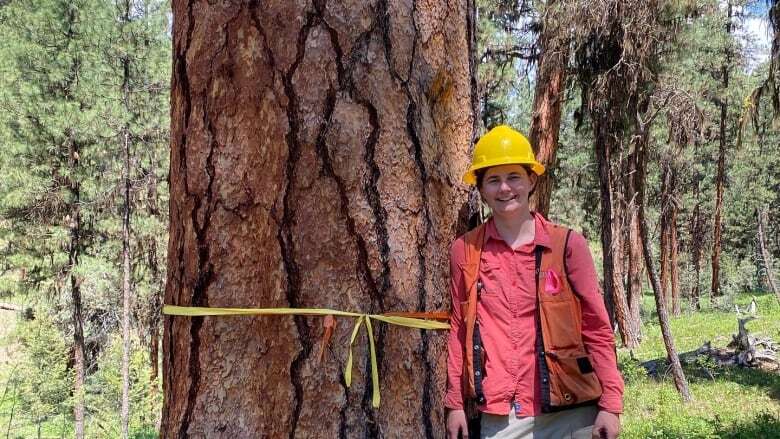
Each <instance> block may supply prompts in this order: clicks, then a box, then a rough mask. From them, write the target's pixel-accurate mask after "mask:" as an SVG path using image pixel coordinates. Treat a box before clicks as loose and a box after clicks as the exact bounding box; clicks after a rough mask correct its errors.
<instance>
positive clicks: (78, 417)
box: [67, 132, 86, 439]
mask: <svg viewBox="0 0 780 439" xmlns="http://www.w3.org/2000/svg"><path fill="white" fill-rule="evenodd" d="M68 150H69V151H68V152H69V154H68V155H69V159H68V163H69V167H70V170H71V175H70V176H68V190H69V192H70V206H69V210H70V213H69V218H68V230H69V235H70V242H69V244H68V269H67V272H68V276H69V277H70V297H71V306H72V307H73V308H72V310H71V318H72V320H73V368H74V372H75V380H74V386H73V396H74V398H73V399H74V401H73V417H74V430H75V431H74V436H75V437H76V439H83V438H84V375H85V370H86V359H85V351H86V349H85V347H84V317H83V307H82V304H81V277H80V276H79V275H78V274H76V273H77V270H76V268H77V267H78V265H79V259H80V258H81V233H82V231H81V184H80V183H79V181H78V180H77V179H76V177H74V176H75V175H77V168H78V166H79V165H78V162H79V146H78V144H77V143H76V142H75V141H74V140H73V132H71V133H70V141H69V146H68Z"/></svg>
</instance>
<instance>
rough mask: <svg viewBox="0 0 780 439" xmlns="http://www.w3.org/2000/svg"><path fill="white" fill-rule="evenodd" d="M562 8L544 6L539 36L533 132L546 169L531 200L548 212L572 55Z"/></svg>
mask: <svg viewBox="0 0 780 439" xmlns="http://www.w3.org/2000/svg"><path fill="white" fill-rule="evenodd" d="M559 10H560V5H559V4H558V2H557V1H554V0H553V1H551V2H550V3H548V5H547V7H546V9H545V14H544V19H543V25H542V26H543V27H542V32H541V35H540V36H539V48H540V54H539V64H538V65H539V67H538V69H537V79H536V88H535V92H534V106H533V117H532V119H531V133H530V137H531V145H532V146H533V148H534V153H535V154H536V159H537V160H538V161H539V162H541V163H542V164H543V165H544V166H545V167H546V168H547V172H545V173H544V174H543V175H541V176H540V177H539V179H538V180H537V183H536V188H535V189H534V193H533V194H531V197H530V200H529V201H530V205H531V209H532V210H535V211H537V212H539V213H541V214H543V215H545V216H546V215H547V214H548V213H549V211H550V197H551V196H552V190H553V184H554V175H553V173H554V169H555V155H556V152H557V151H558V132H559V131H560V127H561V106H562V104H563V98H564V91H565V88H566V62H567V60H568V58H569V44H568V42H567V41H564V40H563V36H562V35H563V33H562V32H561V23H560V20H561V15H562V14H561V13H560V11H559Z"/></svg>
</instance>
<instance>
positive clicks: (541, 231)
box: [485, 212, 551, 248]
mask: <svg viewBox="0 0 780 439" xmlns="http://www.w3.org/2000/svg"><path fill="white" fill-rule="evenodd" d="M531 215H533V217H534V247H536V246H542V247H546V248H551V244H550V234H549V233H547V224H549V221H547V219H546V218H545V217H544V216H543V215H542V214H540V213H537V212H531ZM487 239H495V240H496V241H504V238H502V237H501V235H499V234H498V230H497V229H496V224H495V221H494V219H493V217H491V218H490V219H489V220H488V222H487V223H485V240H487Z"/></svg>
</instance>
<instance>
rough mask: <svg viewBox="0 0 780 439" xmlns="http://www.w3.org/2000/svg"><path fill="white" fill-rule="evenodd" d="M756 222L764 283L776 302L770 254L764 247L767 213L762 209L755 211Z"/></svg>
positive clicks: (775, 285)
mask: <svg viewBox="0 0 780 439" xmlns="http://www.w3.org/2000/svg"><path fill="white" fill-rule="evenodd" d="M756 221H757V222H758V246H759V248H760V249H761V259H762V260H763V261H764V269H765V270H766V281H767V284H769V288H771V289H772V292H773V293H775V296H777V300H780V290H778V289H777V284H776V283H775V276H774V271H773V267H774V265H773V264H772V253H770V252H769V249H768V248H767V245H766V234H765V233H764V224H766V222H767V211H766V208H764V209H756Z"/></svg>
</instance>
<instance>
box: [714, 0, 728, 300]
mask: <svg viewBox="0 0 780 439" xmlns="http://www.w3.org/2000/svg"><path fill="white" fill-rule="evenodd" d="M727 8H728V12H727V21H726V34H727V35H731V14H732V5H731V2H730V1H729V2H728V6H727ZM730 66H731V48H729V47H727V48H726V49H725V51H724V58H723V65H722V67H721V78H722V80H723V88H722V92H721V96H720V98H719V100H720V138H719V142H718V173H717V175H716V177H715V218H714V222H713V227H712V285H711V287H710V293H711V296H712V298H713V299H714V298H715V297H716V296H720V294H721V292H720V253H721V234H722V232H723V230H722V228H723V219H722V217H723V191H724V186H725V184H726V149H728V139H727V137H726V136H727V122H728V120H727V119H728V106H729V100H728V97H727V93H728V88H729V69H730Z"/></svg>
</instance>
